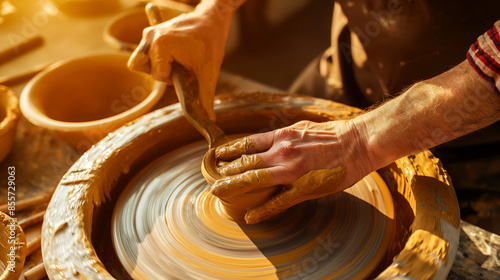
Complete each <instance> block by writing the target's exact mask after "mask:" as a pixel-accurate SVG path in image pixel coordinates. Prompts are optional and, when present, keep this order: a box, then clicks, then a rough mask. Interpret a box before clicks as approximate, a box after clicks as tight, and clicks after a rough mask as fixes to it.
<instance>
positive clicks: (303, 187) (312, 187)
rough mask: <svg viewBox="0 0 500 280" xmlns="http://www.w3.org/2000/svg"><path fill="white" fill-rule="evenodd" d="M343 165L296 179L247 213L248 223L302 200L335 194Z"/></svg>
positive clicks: (272, 214) (311, 172) (340, 179)
mask: <svg viewBox="0 0 500 280" xmlns="http://www.w3.org/2000/svg"><path fill="white" fill-rule="evenodd" d="M345 171H346V168H345V167H343V166H340V167H337V168H333V169H319V170H311V171H309V172H307V173H306V174H304V175H303V176H301V177H300V178H299V179H297V180H295V181H294V182H293V183H292V184H291V185H290V186H285V187H283V190H281V191H280V192H278V193H277V194H275V195H274V196H273V197H271V198H270V199H269V200H268V201H265V202H264V203H262V204H261V205H258V206H256V207H254V208H252V209H251V210H250V211H248V213H247V214H246V215H245V221H246V222H247V223H248V224H256V223H259V222H261V221H263V220H266V219H269V218H270V217H272V216H275V215H277V214H279V213H281V212H283V211H284V210H286V209H287V208H289V207H291V206H293V205H296V204H297V203H300V202H302V201H306V200H309V199H314V198H318V197H323V196H326V195H328V194H333V193H334V192H335V191H334V190H335V186H337V185H338V184H340V182H342V180H343V179H344V176H345Z"/></svg>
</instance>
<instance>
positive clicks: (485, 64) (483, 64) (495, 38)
mask: <svg viewBox="0 0 500 280" xmlns="http://www.w3.org/2000/svg"><path fill="white" fill-rule="evenodd" d="M499 30H500V20H499V21H497V22H495V24H494V25H493V27H492V28H491V29H490V30H488V31H487V32H486V33H484V34H483V35H481V36H479V38H477V41H476V42H475V43H474V44H472V45H471V46H470V48H469V51H468V52H467V60H468V61H469V63H470V65H471V66H472V67H473V68H474V69H475V70H476V72H477V73H478V74H479V75H480V76H481V77H482V78H483V79H484V80H486V81H487V82H488V83H489V84H490V85H491V87H492V88H493V90H494V91H495V92H496V93H498V94H500V91H499V88H500V63H499V62H500V35H499V34H498V31H499Z"/></svg>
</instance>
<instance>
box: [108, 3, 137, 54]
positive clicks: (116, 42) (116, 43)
mask: <svg viewBox="0 0 500 280" xmlns="http://www.w3.org/2000/svg"><path fill="white" fill-rule="evenodd" d="M141 13H142V14H144V16H145V17H146V12H145V11H144V8H143V7H133V8H130V9H127V10H125V11H122V12H120V13H119V14H117V15H115V16H113V17H112V18H111V19H110V20H109V21H108V23H107V24H106V26H105V27H104V30H103V37H104V41H106V43H108V44H109V45H110V46H111V47H113V48H118V49H120V50H124V51H133V49H135V48H136V47H137V46H138V45H139V44H134V43H130V42H126V41H123V40H120V39H119V38H117V37H116V36H114V35H112V32H111V28H112V27H113V26H115V25H116V24H117V23H118V22H119V21H120V20H123V19H125V18H127V17H129V16H136V15H139V14H141Z"/></svg>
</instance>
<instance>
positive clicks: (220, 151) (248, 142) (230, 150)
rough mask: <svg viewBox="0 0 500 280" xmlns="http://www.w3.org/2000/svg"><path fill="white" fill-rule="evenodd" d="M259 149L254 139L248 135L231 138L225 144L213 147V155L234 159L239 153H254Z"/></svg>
mask: <svg viewBox="0 0 500 280" xmlns="http://www.w3.org/2000/svg"><path fill="white" fill-rule="evenodd" d="M259 150H260V149H259V147H258V146H257V144H256V143H255V140H253V139H252V137H250V136H248V137H243V138H241V139H235V140H232V141H230V142H228V143H227V144H225V145H222V146H220V147H217V148H216V149H215V156H216V158H217V159H218V160H234V159H236V158H237V157H239V156H241V155H244V154H248V153H255V152H257V151H259Z"/></svg>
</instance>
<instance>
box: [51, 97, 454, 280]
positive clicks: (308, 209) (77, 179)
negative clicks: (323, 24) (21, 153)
mask: <svg viewBox="0 0 500 280" xmlns="http://www.w3.org/2000/svg"><path fill="white" fill-rule="evenodd" d="M215 112H216V113H217V121H218V123H217V124H218V125H219V126H220V127H221V128H222V129H223V130H224V131H225V132H227V133H228V134H233V135H234V134H241V133H245V134H248V133H258V132H263V131H266V130H271V129H276V128H279V127H283V126H288V125H291V124H293V123H295V122H297V121H300V120H306V119H307V120H311V121H316V122H320V121H329V120H335V119H342V118H348V117H352V115H353V114H357V113H358V112H359V110H358V109H356V108H352V107H348V106H345V105H342V104H338V103H334V102H330V101H326V100H321V99H316V98H311V97H305V96H297V95H290V94H272V95H271V94H259V93H252V94H230V95H220V96H217V98H216V101H215ZM201 139H202V138H201V135H200V133H199V132H198V131H196V130H195V129H194V128H193V127H192V126H191V125H190V124H189V123H188V121H187V120H186V119H185V118H184V116H183V114H182V110H181V108H180V106H179V105H178V104H176V105H172V106H169V107H166V108H162V109H160V110H157V111H154V112H152V113H150V114H148V115H145V116H144V117H142V118H140V119H138V120H137V121H135V122H133V123H129V124H127V125H125V126H124V127H122V128H120V129H118V130H116V131H115V132H113V133H111V134H109V135H108V136H107V137H106V138H104V139H103V140H102V141H101V142H99V143H98V144H96V145H95V146H94V147H92V148H91V149H90V150H89V151H88V152H86V153H85V155H83V156H82V157H81V158H80V159H79V160H78V161H77V162H76V163H75V164H74V165H73V166H72V167H71V168H70V169H69V170H68V172H67V173H66V174H65V175H64V177H63V178H62V179H61V181H60V182H59V185H58V187H57V189H56V190H55V192H54V195H53V197H52V200H51V202H50V204H49V206H48V208H47V211H46V214H45V218H44V223H43V228H42V255H43V261H44V265H45V268H46V270H47V274H48V277H49V278H50V279H106V280H112V279H130V276H129V275H130V274H132V275H133V274H134V272H136V271H137V272H139V271H141V270H142V269H143V268H142V267H141V265H142V263H141V261H142V260H143V259H144V258H143V257H145V258H149V260H148V262H149V263H157V262H163V261H164V258H165V255H168V257H169V258H170V259H171V260H173V261H176V265H175V266H171V267H174V269H170V267H169V269H167V268H164V269H163V271H167V270H168V272H169V273H171V274H172V275H180V276H179V278H186V277H184V275H186V274H188V273H193V272H191V271H190V270H187V269H186V268H185V266H188V267H189V264H193V263H194V264H203V266H204V267H195V268H196V269H198V270H199V271H201V273H204V274H202V275H203V276H201V277H198V278H202V279H205V278H208V276H207V277H205V276H206V275H209V276H210V275H212V277H213V278H223V277H224V275H223V276H220V275H221V274H222V272H220V271H218V270H221V269H226V270H227V267H228V265H229V266H230V267H237V268H238V269H232V270H231V271H232V273H234V271H239V272H240V273H242V275H238V276H235V277H233V278H243V276H245V275H243V273H246V272H245V271H244V270H242V269H249V268H250V269H254V270H253V271H251V272H252V273H255V271H260V272H265V271H269V270H273V269H274V270H276V271H273V272H270V273H269V275H270V276H272V277H276V276H278V277H283V278H286V276H288V275H289V274H286V273H294V274H295V276H296V277H289V278H312V276H314V273H320V271H323V269H324V268H323V266H321V265H323V264H324V263H323V262H327V260H329V259H330V258H336V257H337V255H336V254H337V253H338V254H340V251H342V249H343V248H344V247H341V246H338V247H337V244H340V245H342V246H346V244H347V243H348V242H349V241H347V240H350V239H347V237H350V235H354V234H356V235H357V234H365V233H368V234H369V235H368V237H361V235H359V236H357V237H354V238H353V239H352V240H355V241H352V246H353V247H352V248H355V247H356V246H358V245H359V246H362V247H363V248H365V250H364V251H363V252H361V253H359V251H355V250H354V249H352V250H351V251H346V252H347V254H344V253H343V254H344V255H343V257H344V258H341V259H339V261H340V263H341V264H342V265H343V267H342V268H341V270H337V272H338V273H344V271H342V269H344V268H348V267H354V265H351V262H357V263H360V265H359V267H362V266H364V265H365V264H366V265H365V267H369V266H371V265H373V266H376V265H377V264H376V263H377V261H376V259H377V257H378V255H377V254H379V253H380V252H382V251H384V250H383V249H382V247H383V244H384V242H385V241H384V240H382V241H376V239H377V238H380V237H377V236H375V235H374V232H375V233H377V234H379V233H381V232H384V236H386V235H385V232H386V231H387V230H388V228H389V226H388V225H387V224H386V227H385V229H383V230H381V229H376V230H375V229H374V227H375V226H378V225H374V226H373V227H371V228H368V227H366V228H368V229H366V228H365V229H359V230H352V231H351V232H350V233H349V234H347V233H346V232H345V231H344V230H345V228H346V227H347V225H348V226H349V227H354V226H356V225H355V221H354V220H356V219H357V218H356V217H357V216H359V215H368V214H365V213H364V212H355V211H354V210H352V209H351V206H350V205H349V203H351V202H352V204H353V205H355V204H362V205H363V207H368V208H371V209H372V210H371V214H369V215H373V216H375V215H374V214H373V212H376V213H379V214H380V216H384V215H383V214H381V213H382V211H385V213H386V216H387V217H388V216H390V215H389V212H388V211H389V210H388V209H385V210H383V209H382V208H381V206H382V205H386V206H387V205H390V204H387V203H385V202H381V203H380V204H376V202H377V201H378V200H377V199H380V197H382V198H384V197H385V196H384V195H383V194H382V195H381V196H379V195H375V194H374V195H372V196H373V197H379V198H377V199H375V198H372V200H369V198H370V196H369V195H367V196H364V197H363V199H359V197H361V196H360V194H358V193H354V192H344V193H342V194H339V195H336V196H332V197H329V198H328V199H336V200H335V201H334V203H328V205H330V207H331V208H328V209H327V208H321V207H323V206H322V205H323V203H324V202H323V200H324V199H320V200H315V201H309V202H305V203H303V204H300V205H297V206H296V207H293V208H290V209H289V210H287V211H286V212H285V213H283V215H281V216H280V217H277V218H276V219H275V220H273V221H269V222H266V223H264V224H258V225H256V226H252V227H250V226H246V225H238V224H235V223H234V222H233V221H232V220H230V219H229V218H227V217H226V216H224V213H223V212H221V209H222V208H221V207H220V205H218V204H217V203H216V201H217V200H216V199H213V198H210V196H209V195H208V193H206V192H203V191H204V190H205V189H206V188H207V186H206V185H205V182H204V180H203V179H202V177H201V173H200V171H199V170H200V166H199V164H200V163H201V156H202V154H203V153H204V152H205V150H206V146H205V147H199V148H196V147H197V146H196V145H198V144H196V142H198V141H200V140H201ZM190 145H192V146H190ZM202 146H203V145H202ZM196 149H201V151H198V153H199V154H198V157H200V158H198V159H196V160H195V158H196V155H195V154H193V155H191V154H189V153H187V154H183V153H184V152H186V151H189V152H190V153H191V152H193V153H194V151H195V150H196ZM176 153H179V155H178V156H180V157H182V160H176V161H175V162H176V163H175V164H174V165H169V164H166V163H164V162H163V161H164V160H168V158H170V159H173V158H174V155H175V154H176ZM191 160H194V161H196V162H197V163H196V164H189V163H188V162H189V161H191ZM162 162H163V163H162ZM150 164H151V165H150ZM190 165H191V167H190V168H191V169H192V171H189V170H190V169H189V168H188V169H185V168H186V167H189V166H190ZM181 167H182V168H184V169H176V168H181ZM155 170H157V172H155ZM161 170H167V171H168V172H167V174H170V175H168V176H167V177H168V178H165V177H162V176H164V175H162V173H165V172H159V171H161ZM174 170H177V171H176V172H173V171H174ZM149 172H152V173H151V174H149ZM174 173H176V175H175V174H174ZM377 173H378V174H379V175H380V176H381V177H382V178H383V181H384V182H385V184H386V185H387V187H388V189H389V190H390V194H391V197H392V200H393V203H394V214H395V223H390V224H391V225H392V228H393V229H394V231H393V232H392V240H390V242H389V243H390V245H389V248H388V250H387V252H388V253H387V255H385V256H384V257H383V260H382V261H381V262H380V265H378V267H377V268H376V269H375V271H374V272H373V273H372V274H369V275H368V276H367V277H368V278H372V277H373V278H374V277H377V279H395V278H398V277H399V278H401V279H446V276H447V274H448V271H449V270H450V268H451V265H452V264H453V260H454V256H455V253H456V249H457V246H458V238H459V234H460V230H459V222H460V219H459V213H458V203H457V201H456V196H455V193H454V190H453V186H452V184H451V180H450V178H449V177H448V175H447V173H446V171H445V170H444V169H443V168H442V166H441V164H440V163H439V160H438V159H436V158H435V157H433V155H432V154H431V153H430V152H429V151H424V152H422V153H419V154H416V155H410V156H407V157H403V158H401V159H398V160H397V161H395V162H394V163H392V164H390V165H388V166H387V167H384V168H382V169H380V170H378V171H377ZM148 174H149V175H148ZM196 174H198V175H196ZM377 177H378V175H377V174H375V175H374V177H373V178H374V180H375V181H377V179H376V178H377ZM141 178H142V179H141ZM147 178H149V179H147ZM151 178H158V180H157V181H151ZM169 178H170V179H169ZM172 179H173V180H172ZM148 180H149V181H150V182H148ZM169 180H170V181H171V182H170V183H168V182H169ZM140 181H143V182H144V183H145V184H146V185H145V186H143V187H142V190H143V193H142V194H139V193H138V194H137V195H134V196H132V195H130V194H131V193H132V191H131V189H132V188H134V187H133V185H134V184H137V183H138V182H140ZM174 181H175V182H174ZM369 184H371V183H369ZM376 184H377V185H378V186H379V187H378V188H373V190H374V191H375V192H376V191H377V190H378V189H380V190H381V191H382V192H383V190H385V187H382V186H383V184H379V183H376ZM154 186H156V187H157V188H159V191H156V194H151V196H150V197H151V199H150V200H142V203H146V202H147V203H148V207H145V206H142V205H141V203H138V202H133V199H132V197H135V198H137V199H139V198H140V197H145V195H146V194H147V192H151V191H153V189H154ZM351 190H352V191H354V189H351ZM351 190H350V191H351ZM370 192H371V190H370ZM122 194H123V197H126V196H130V197H131V198H130V199H125V198H121V196H122ZM120 199H121V200H123V202H121V200H120ZM325 199H326V198H325ZM384 199H385V198H384ZM118 200H120V203H118ZM370 201H372V202H370ZM125 203H132V205H133V204H134V203H135V204H136V205H137V207H139V206H141V207H142V208H146V209H147V213H146V214H144V215H143V214H139V213H135V212H134V215H133V216H130V220H129V221H128V222H127V223H129V224H131V226H130V227H129V228H131V229H133V230H123V231H121V230H120V232H121V233H122V234H127V235H130V236H132V237H133V238H135V239H136V240H139V242H127V243H126V242H121V243H122V244H123V245H122V246H123V247H124V248H125V249H126V250H127V251H130V252H134V251H135V252H136V255H137V257H134V255H133V254H129V253H127V254H124V255H125V256H127V258H128V259H129V261H123V260H122V259H121V257H118V256H116V254H115V250H114V245H113V243H114V242H113V241H112V234H111V217H112V216H113V212H115V210H116V213H122V212H123V210H117V209H118V207H122V208H123V205H125ZM341 203H342V205H341ZM325 204H326V203H325ZM371 205H374V206H375V207H374V206H371ZM201 208H202V209H204V211H199V209H201ZM130 209H133V206H132V207H131V208H130ZM207 209H208V210H207ZM374 209H378V210H374ZM167 210H168V211H170V212H168V213H167ZM134 211H135V210H134ZM136 212H138V211H136ZM123 213H125V212H123ZM310 213H312V214H310ZM306 214H307V215H306ZM116 216H119V215H118V214H117V215H116ZM330 218H331V219H334V220H335V221H332V222H331V223H330V220H328V219H330ZM384 219H387V218H384ZM134 220H135V221H134ZM365 220H366V221H369V222H370V221H371V220H369V219H368V218H366V219H365ZM377 223H378V222H377ZM137 224H141V225H140V226H137ZM375 224H376V223H375ZM179 225H184V227H185V229H184V230H183V231H181V227H180V226H179ZM120 226H125V225H120ZM171 226H173V227H174V229H175V230H174V231H170V232H168V230H169V229H171V228H172V227H171ZM361 226H362V225H361ZM215 227H218V228H217V231H215V230H214V228H215ZM160 233H161V234H160ZM168 234H170V236H169V235H168ZM237 234H239V235H237ZM228 236H229V237H230V238H231V242H228V241H227V240H224V239H225V238H228ZM153 237H154V238H157V237H158V238H157V239H153ZM195 237H196V238H197V239H196V238H195ZM328 237H332V238H330V239H328ZM217 238H218V239H217ZM321 238H323V239H321ZM334 238H336V239H334ZM363 238H364V239H366V241H365V240H363ZM220 240H223V242H224V244H225V246H226V247H224V246H219V245H218V243H216V242H219V241H220ZM166 241H169V242H166ZM171 241H176V242H171ZM147 242H150V243H149V244H148V245H146V244H147ZM328 242H329V243H328ZM377 242H378V243H380V245H377ZM325 243H328V244H332V246H331V247H327V245H322V244H325ZM228 244H229V245H231V244H232V245H231V246H230V247H229V248H228V247H227V246H229V245H228ZM318 244H319V246H318ZM370 244H374V245H370ZM143 246H144V247H143ZM146 246H149V247H146ZM160 246H163V247H160ZM286 246H288V247H286ZM290 246H291V247H292V248H295V249H293V250H291V247H290ZM377 246H378V248H377ZM117 247H118V246H117ZM151 247H154V248H155V249H156V250H155V251H151V252H149V249H150V248H151ZM214 247H216V248H217V249H216V250H214V249H212V248H214ZM325 247H326V248H325ZM159 248H162V249H159ZM165 248H167V249H165ZM207 248H209V249H207ZM242 248H243V249H242ZM318 248H319V249H318ZM367 248H372V249H367ZM162 250H163V251H165V252H168V253H169V254H166V253H164V254H163V255H161V254H160V253H159V251H162ZM169 250H170V251H169ZM280 250H281V251H280ZM356 250H357V249H356ZM193 251H195V252H201V253H200V254H197V255H196V254H192V253H190V252H193ZM153 252H156V254H155V253H153ZM205 252H209V253H205ZM220 252H224V253H227V252H230V254H229V253H228V254H229V256H230V258H226V259H225V260H227V259H229V260H230V262H228V263H226V264H225V266H224V265H218V264H217V265H210V264H211V263H212V264H213V263H214V261H218V262H219V263H220V260H221V259H222V258H223V256H224V255H223V254H222V253H220ZM282 252H286V254H281V253H282ZM373 252H376V253H373ZM252 254H253V255H252ZM350 254H353V255H354V254H355V255H354V257H353V256H350ZM369 254H372V256H371V257H370V258H367V259H362V258H365V256H366V255H369ZM193 255H194V256H195V257H193ZM226 255H227V254H226ZM325 255H326V256H328V258H327V257H325ZM254 256H255V257H254ZM284 256H292V257H290V258H289V259H286V257H284ZM207 259H208V260H209V261H205V260H207ZM295 259H298V261H295ZM348 259H349V260H350V261H348ZM167 260H168V258H167ZM253 260H256V261H253ZM318 260H319V261H318ZM258 261H260V262H261V264H263V265H262V266H261V268H260V269H259V268H258V267H257V266H256V265H255V263H257V262H258ZM127 262H128V263H127ZM182 262H184V264H183V263H182ZM182 265H184V266H182ZM125 266H127V268H125ZM206 267H208V268H210V269H211V270H209V271H207V270H206ZM293 267H299V268H301V269H302V270H301V271H300V272H299V271H298V270H297V271H295V270H293V269H292V268H293ZM129 271H132V273H130V272H129ZM163 271H162V272H163ZM242 271H243V272H242ZM174 273H177V274H174ZM182 273H185V274H182ZM280 273H281V274H280ZM366 273H367V274H368V272H366ZM233 275H234V274H233ZM248 275H250V276H248V278H250V277H251V276H252V275H251V274H250V273H248ZM196 276H197V275H196V274H188V275H187V277H196ZM240 276H241V277H240ZM143 277H144V278H147V277H149V276H143ZM226 278H227V276H226ZM262 278H264V277H262ZM150 279H155V278H150ZM156 279H163V278H161V277H159V278H158V277H156Z"/></svg>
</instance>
